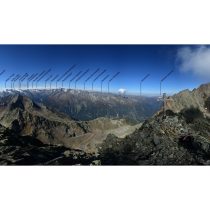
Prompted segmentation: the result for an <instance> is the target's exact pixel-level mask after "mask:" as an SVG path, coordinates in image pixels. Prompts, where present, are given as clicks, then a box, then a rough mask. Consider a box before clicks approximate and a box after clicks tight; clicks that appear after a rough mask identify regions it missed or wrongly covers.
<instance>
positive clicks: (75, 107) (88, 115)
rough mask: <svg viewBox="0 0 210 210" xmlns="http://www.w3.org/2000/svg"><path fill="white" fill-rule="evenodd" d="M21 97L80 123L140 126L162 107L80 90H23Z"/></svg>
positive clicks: (152, 101) (136, 98)
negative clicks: (118, 121)
mask: <svg viewBox="0 0 210 210" xmlns="http://www.w3.org/2000/svg"><path fill="white" fill-rule="evenodd" d="M7 94H16V92H15V91H10V92H8V93H6V92H5V93H4V96H5V95H7ZM21 95H26V96H28V97H29V98H31V99H32V100H33V101H35V102H36V103H42V104H44V105H45V106H47V107H49V108H51V109H54V110H57V111H58V112H62V113H64V114H66V115H68V116H70V117H71V118H74V119H77V120H83V121H84V120H93V119H96V118H98V117H112V118H127V119H129V120H132V121H136V122H139V121H143V120H145V119H147V118H149V117H151V116H152V115H153V114H154V113H155V112H156V111H158V110H159V109H160V105H161V103H160V102H159V101H158V100H157V98H156V97H139V96H126V97H123V96H120V95H117V94H111V93H110V94H107V93H100V92H88V91H79V90H76V91H75V90H64V89H58V90H24V91H21Z"/></svg>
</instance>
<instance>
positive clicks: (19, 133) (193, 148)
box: [0, 83, 210, 165]
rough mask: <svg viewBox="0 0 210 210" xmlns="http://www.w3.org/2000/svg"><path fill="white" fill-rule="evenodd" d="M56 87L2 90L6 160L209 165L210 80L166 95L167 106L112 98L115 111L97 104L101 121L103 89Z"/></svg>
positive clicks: (2, 159) (1, 138)
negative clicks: (198, 85) (47, 90)
mask: <svg viewBox="0 0 210 210" xmlns="http://www.w3.org/2000/svg"><path fill="white" fill-rule="evenodd" d="M55 92H56V93H54V92H53V94H51V95H50V93H47V92H46V91H43V92H42V91H36V92H34V91H29V90H27V91H26V92H25V91H20V92H18V91H6V92H2V93H1V104H0V124H1V127H0V164H2V165H7V164H13V165H31V164H41V165H42V164H43V165H45V164H46V165H50V164H52V165H75V164H76V165H193V164H195V165H200V164H210V98H209V96H210V83H208V84H203V85H201V86H200V87H199V88H197V89H193V90H192V91H189V90H184V91H181V92H180V93H178V94H175V95H173V96H169V97H167V99H166V102H165V103H166V107H165V110H163V106H162V105H161V104H162V103H160V101H159V100H157V98H156V99H155V98H144V97H143V98H142V97H133V96H131V99H130V100H128V99H129V97H128V98H121V97H120V96H116V95H110V96H107V97H109V99H107V100H104V101H103V103H107V104H109V107H107V104H106V105H104V108H105V107H106V111H108V112H109V113H110V115H107V112H104V110H103V109H102V111H100V109H99V108H97V110H98V113H97V114H96V116H95V118H94V117H93V116H92V115H91V113H93V112H94V110H91V108H92V107H96V106H98V107H100V104H99V101H100V100H99V99H98V98H99V97H103V94H102V95H100V93H88V96H86V94H87V93H86V92H84V93H83V92H82V91H81V92H79V93H78V92H70V93H69V94H71V97H67V96H66V95H67V94H68V92H65V91H64V90H56V91H55ZM80 94H81V96H80ZM47 95H49V97H47ZM72 95H73V96H72ZM44 98H46V99H45V100H44ZM68 98H70V99H71V101H70V100H68ZM61 100H62V102H61ZM57 101H60V102H61V103H57ZM78 101H82V102H83V108H81V107H80V108H78V107H77V105H78V104H79V105H80V103H78ZM69 103H70V104H71V105H69ZM60 104H63V107H68V105H69V106H70V107H71V110H69V109H65V108H63V107H60V106H59V105H60ZM87 104H88V105H87ZM85 105H86V106H85ZM118 106H122V109H119V110H118V109H117V107H118ZM135 106H136V107H137V106H139V110H140V111H137V110H136V109H135ZM146 106H149V107H151V108H150V109H147V112H146V115H144V114H142V113H144V112H143V110H145V108H144V107H146ZM62 108H63V109H62ZM82 109H83V111H81V110H82ZM123 110H124V111H123ZM83 113H84V115H83ZM71 114H72V115H73V117H71ZM76 116H77V117H76ZM89 116H92V117H91V118H90V117H89ZM133 116H134V117H133ZM84 119H85V120H84Z"/></svg>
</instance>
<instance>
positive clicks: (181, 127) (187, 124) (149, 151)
mask: <svg viewBox="0 0 210 210" xmlns="http://www.w3.org/2000/svg"><path fill="white" fill-rule="evenodd" d="M100 159H101V163H102V164H104V165H210V119H209V118H206V117H204V116H203V113H202V112H200V111H199V110H198V109H195V108H191V109H187V110H185V111H183V112H182V113H179V114H176V113H174V112H172V111H169V110H168V111H167V112H166V116H163V114H162V113H160V114H159V115H156V116H155V117H153V118H151V119H149V120H147V121H145V122H144V124H143V125H142V127H141V128H140V129H138V130H136V131H135V132H134V133H133V134H131V135H129V136H127V137H126V138H124V139H119V138H116V137H115V136H113V135H109V136H108V138H107V139H106V141H105V142H104V143H103V144H102V145H101V147H100Z"/></svg>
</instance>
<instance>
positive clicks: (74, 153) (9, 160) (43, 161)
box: [0, 126, 95, 165]
mask: <svg viewBox="0 0 210 210" xmlns="http://www.w3.org/2000/svg"><path fill="white" fill-rule="evenodd" d="M94 160H95V157H94V156H91V155H89V154H87V153H85V152H83V151H79V150H70V149H67V148H65V147H63V146H56V145H47V144H43V143H42V142H40V141H39V140H37V139H35V138H33V137H31V136H20V135H17V134H16V133H14V132H13V131H12V130H10V129H7V128H5V127H3V126H0V165H91V164H92V165H94V164H95V163H94Z"/></svg>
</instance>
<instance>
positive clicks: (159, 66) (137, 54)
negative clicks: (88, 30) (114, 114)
mask: <svg viewBox="0 0 210 210" xmlns="http://www.w3.org/2000/svg"><path fill="white" fill-rule="evenodd" d="M209 60H210V51H209V46H198V45H197V46H184V45H0V72H1V71H2V70H3V69H5V70H6V72H5V73H4V74H3V75H1V76H0V81H1V88H4V81H5V79H6V78H8V77H9V76H10V75H11V74H12V73H15V74H22V75H23V74H24V73H29V74H32V73H36V72H37V73H39V72H41V71H43V70H47V69H49V68H50V69H51V72H50V73H49V74H48V75H47V76H46V77H45V78H44V79H43V80H42V81H41V82H40V84H41V85H43V84H44V80H45V79H46V78H47V77H48V76H49V75H51V74H53V75H56V74H59V75H60V76H61V75H62V74H64V72H65V71H66V70H68V68H69V67H71V66H72V65H73V64H76V65H77V66H76V68H74V70H73V71H72V72H73V74H72V77H73V76H74V75H75V74H76V73H77V72H79V71H80V70H81V71H85V70H86V69H90V71H89V72H88V74H87V75H85V77H84V78H82V79H81V81H80V82H78V87H81V88H83V82H84V80H85V78H87V77H88V76H89V75H90V74H91V73H92V72H94V71H95V70H96V69H97V68H100V71H102V70H104V69H106V70H107V72H106V73H105V74H103V76H101V77H100V78H99V80H97V81H96V83H95V89H98V90H100V80H101V79H102V78H104V77H105V76H106V75H107V74H109V75H110V77H111V76H112V75H114V74H115V73H116V72H118V71H119V72H120V74H119V76H118V77H117V78H116V79H114V80H113V82H112V83H111V85H110V90H111V91H117V90H118V89H119V88H123V89H126V90H127V92H128V93H136V94H139V82H140V80H141V79H142V78H143V77H144V76H145V75H146V74H148V73H149V74H150V77H148V78H147V80H145V81H144V83H143V85H142V92H143V93H144V94H147V95H150V94H152V95H155V94H159V83H160V79H161V78H162V77H163V76H165V75H166V74H167V73H168V72H169V71H170V70H172V69H173V70H174V73H173V74H172V75H171V76H170V77H168V79H167V80H165V81H164V83H163V91H164V92H167V93H168V94H171V93H176V92H178V91H180V90H183V89H187V88H188V89H192V88H195V87H197V86H199V85H200V84H202V83H206V82H209V81H210V78H209V76H208V75H210V72H209V70H208V69H210V66H209V65H210V62H208V61H209ZM203 61H205V62H203ZM197 70H198V71H197ZM110 77H109V78H110ZM67 81H68V80H67ZM107 81H108V80H107ZM8 84H9V83H8ZM64 85H65V86H66V87H67V86H68V82H65V84H64ZM8 86H9V85H8ZM103 87H104V90H105V89H106V90H107V82H104V86H103ZM87 88H89V89H90V88H91V80H90V81H89V82H88V83H87Z"/></svg>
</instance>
